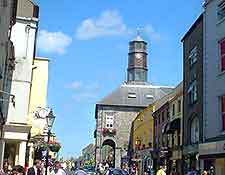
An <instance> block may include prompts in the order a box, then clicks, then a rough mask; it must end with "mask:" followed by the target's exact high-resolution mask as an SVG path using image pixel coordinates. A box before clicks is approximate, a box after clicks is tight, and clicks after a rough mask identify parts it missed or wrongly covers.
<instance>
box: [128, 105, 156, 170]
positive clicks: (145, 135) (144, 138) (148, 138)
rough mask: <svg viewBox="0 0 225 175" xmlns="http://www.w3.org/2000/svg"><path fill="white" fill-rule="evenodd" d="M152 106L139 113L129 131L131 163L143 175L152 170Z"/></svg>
mask: <svg viewBox="0 0 225 175" xmlns="http://www.w3.org/2000/svg"><path fill="white" fill-rule="evenodd" d="M153 111H154V106H152V105H149V106H148V107H147V108H145V109H144V110H143V111H141V112H140V113H139V114H138V115H137V117H136V118H135V120H134V121H133V123H132V130H131V150H130V151H131V153H130V154H131V156H130V157H131V158H132V159H131V161H132V164H135V166H136V167H137V169H138V170H139V174H144V172H147V171H148V169H149V168H153V158H152V154H151V152H152V151H153V145H154V143H153V136H154V133H153V131H154V124H153V122H154V121H153V117H152V113H153Z"/></svg>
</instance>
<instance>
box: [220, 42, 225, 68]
mask: <svg viewBox="0 0 225 175" xmlns="http://www.w3.org/2000/svg"><path fill="white" fill-rule="evenodd" d="M222 43H223V44H224V45H225V38H223V39H221V40H220V41H219V57H220V59H219V60H220V72H225V50H224V53H222ZM224 47H225V46H224ZM223 66H224V67H223Z"/></svg>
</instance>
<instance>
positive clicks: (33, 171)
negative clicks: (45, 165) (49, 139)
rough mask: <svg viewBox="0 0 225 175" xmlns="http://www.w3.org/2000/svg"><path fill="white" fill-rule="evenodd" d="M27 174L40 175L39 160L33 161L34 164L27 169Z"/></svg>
mask: <svg viewBox="0 0 225 175" xmlns="http://www.w3.org/2000/svg"><path fill="white" fill-rule="evenodd" d="M27 175H42V172H41V161H40V160H35V161H34V165H33V167H31V168H29V169H28V171H27Z"/></svg>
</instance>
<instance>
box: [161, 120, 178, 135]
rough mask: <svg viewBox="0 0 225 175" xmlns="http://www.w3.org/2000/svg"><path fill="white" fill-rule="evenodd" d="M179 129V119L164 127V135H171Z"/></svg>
mask: <svg viewBox="0 0 225 175" xmlns="http://www.w3.org/2000/svg"><path fill="white" fill-rule="evenodd" d="M180 127H181V119H180V118H176V119H174V120H173V121H171V122H170V123H168V124H167V125H166V127H165V129H164V133H165V134H172V133H174V132H175V131H177V130H180Z"/></svg>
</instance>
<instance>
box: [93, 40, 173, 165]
mask: <svg viewBox="0 0 225 175" xmlns="http://www.w3.org/2000/svg"><path fill="white" fill-rule="evenodd" d="M147 70H148V68H147V43H146V42H145V41H144V40H143V39H142V38H141V37H140V36H137V37H136V38H135V39H134V40H133V41H131V42H130V43H129V54H128V69H127V72H128V77H127V81H126V82H125V83H123V84H122V85H120V86H119V87H118V88H117V89H116V90H115V91H113V92H112V93H111V94H110V95H108V96H106V97H105V98H103V99H102V100H101V101H99V102H98V103H97V104H96V109H95V118H96V131H95V137H96V165H98V164H99V163H101V162H104V161H105V160H103V157H102V150H103V147H104V146H106V145H108V146H111V147H112V148H113V157H114V158H113V161H112V163H111V166H113V167H121V166H122V164H123V163H127V161H128V159H129V158H128V157H127V153H128V145H129V140H130V131H131V126H132V122H133V120H134V119H135V118H136V116H137V115H138V113H139V112H140V111H141V110H143V109H144V108H146V107H147V106H148V105H149V104H151V103H152V102H153V101H154V100H156V99H158V98H161V97H162V96H164V95H166V94H167V93H168V92H170V91H171V88H169V87H159V86H152V85H150V84H148V83H147ZM122 161H123V162H122Z"/></svg>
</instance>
